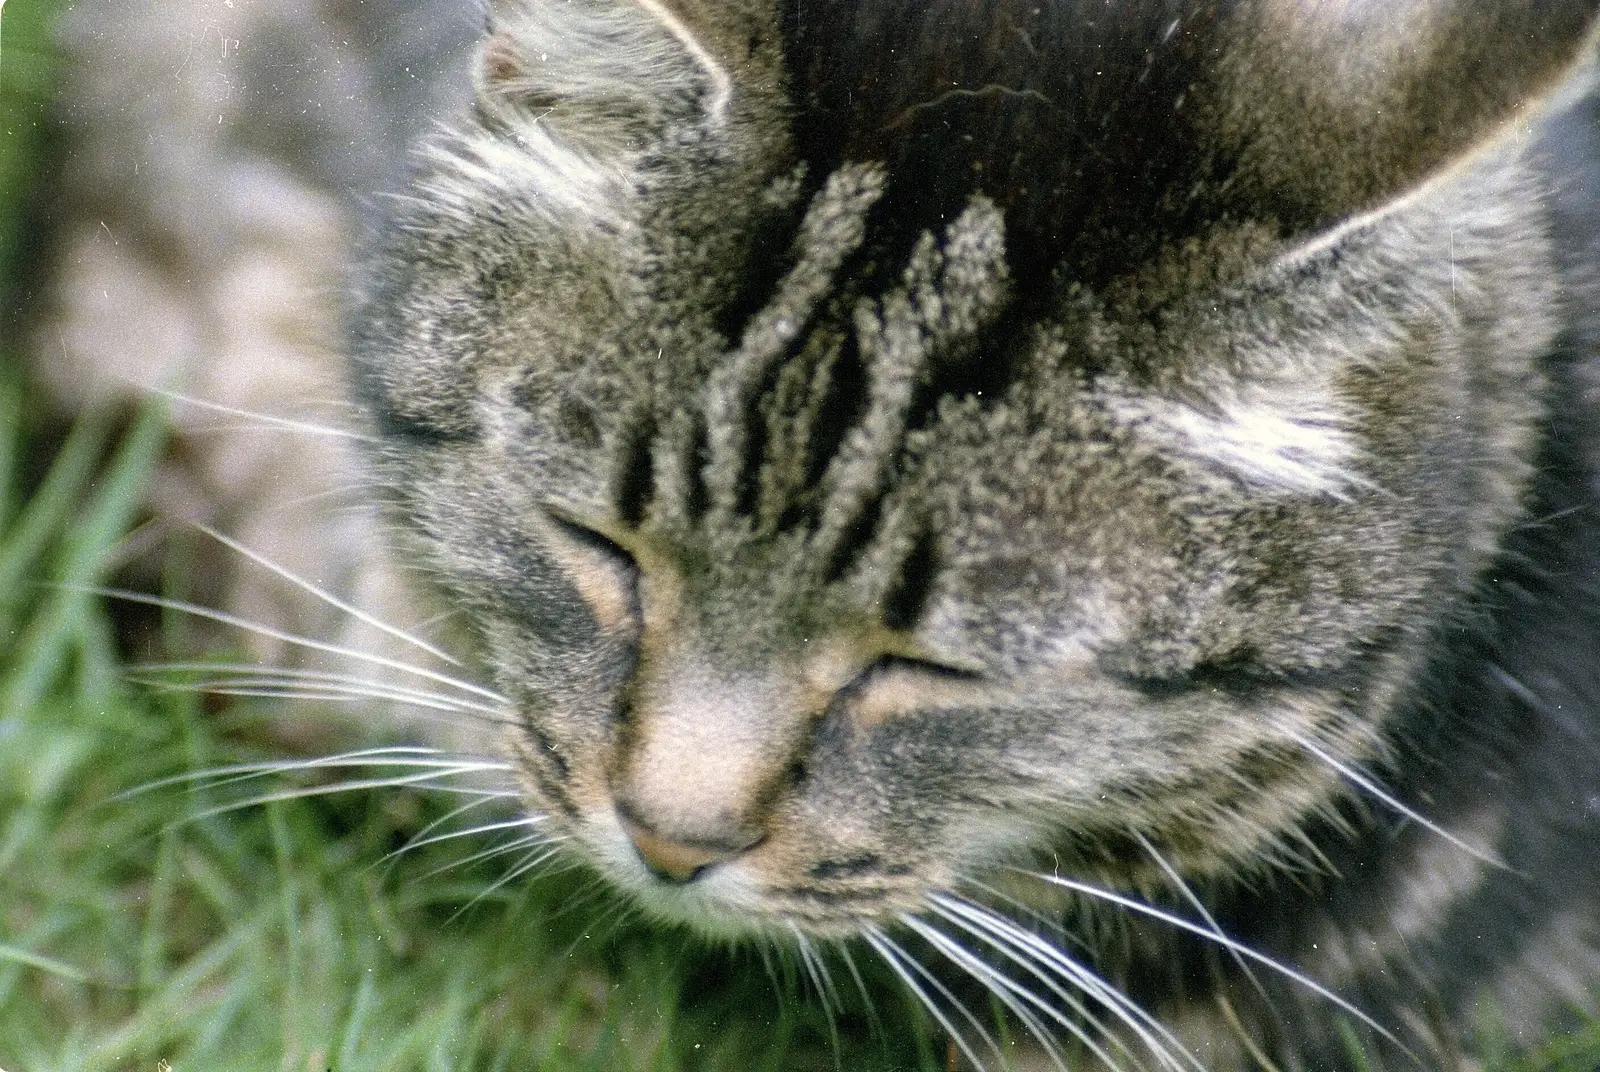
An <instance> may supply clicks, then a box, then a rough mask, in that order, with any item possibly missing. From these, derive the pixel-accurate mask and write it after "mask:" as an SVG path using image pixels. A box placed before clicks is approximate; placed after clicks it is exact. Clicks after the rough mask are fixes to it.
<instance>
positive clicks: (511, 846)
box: [418, 833, 549, 889]
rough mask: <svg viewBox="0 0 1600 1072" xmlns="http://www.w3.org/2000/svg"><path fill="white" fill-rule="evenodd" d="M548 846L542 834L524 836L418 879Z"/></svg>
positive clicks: (443, 866)
mask: <svg viewBox="0 0 1600 1072" xmlns="http://www.w3.org/2000/svg"><path fill="white" fill-rule="evenodd" d="M547 844H549V839H547V838H545V837H544V836H543V835H541V834H538V833H530V834H524V835H523V836H522V837H519V838H512V839H511V840H510V841H502V842H501V843H500V844H498V845H491V846H489V847H488V848H487V849H479V850H478V851H477V852H474V853H470V854H468V855H466V856H462V857H459V858H457V859H454V860H451V861H450V862H449V863H447V864H440V865H439V866H438V867H435V868H433V869H432V870H430V871H424V872H423V873H422V874H421V875H419V876H418V878H419V879H430V878H435V877H437V876H439V875H443V874H446V873H448V872H450V871H454V870H456V869H457V868H459V867H467V866H469V865H471V864H476V863H481V862H482V861H484V860H492V859H494V858H495V857H496V856H504V855H506V854H507V853H511V852H516V851H518V850H519V849H525V848H527V847H528V846H530V845H538V846H541V847H543V846H545V845H547ZM491 889H493V887H491Z"/></svg>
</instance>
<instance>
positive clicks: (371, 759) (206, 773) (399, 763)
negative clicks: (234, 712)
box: [112, 745, 515, 800]
mask: <svg viewBox="0 0 1600 1072" xmlns="http://www.w3.org/2000/svg"><path fill="white" fill-rule="evenodd" d="M345 767H424V768H432V769H434V770H450V771H454V770H458V769H459V770H462V771H464V772H466V773H481V772H485V771H502V772H504V771H510V770H514V769H515V768H514V767H513V765H512V764H510V763H505V762H499V761H493V760H482V759H471V758H467V757H462V756H451V755H450V754H449V753H446V752H441V751H440V750H438V749H436V748H422V747H413V746H406V745H400V746H388V747H381V748H363V749H358V750H356V751H354V752H340V753H337V754H335V755H331V756H318V757H316V758H313V759H278V760H268V761H266V762H262V763H236V764H232V765H229V766H226V767H212V768H209V769H207V770H200V771H186V772H185V773H183V774H174V775H172V776H171V777H168V778H158V779H156V780H155V781H152V782H146V783H145V784H143V785H140V786H135V787H134V788H132V789H129V790H125V791H124V792H122V793H119V794H117V795H116V796H115V797H113V798H112V799H113V800H124V799H127V798H129V797H132V796H135V795H137V794H139V793H144V792H148V791H149V790H152V789H162V788H165V787H167V786H169V785H183V784H186V783H192V782H206V781H208V780H209V781H210V784H212V785H228V784H231V783H232V782H236V781H246V780H248V779H251V778H264V777H266V776H268V775H272V774H303V773H306V772H309V771H320V770H337V769H340V768H345ZM500 795H504V796H512V795H514V794H512V793H509V792H507V793H504V794H500Z"/></svg>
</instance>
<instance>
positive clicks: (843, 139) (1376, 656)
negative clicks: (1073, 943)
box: [353, 0, 1595, 933]
mask: <svg viewBox="0 0 1600 1072" xmlns="http://www.w3.org/2000/svg"><path fill="white" fill-rule="evenodd" d="M1594 6H1595V5H1594V4H1592V3H1578V2H1567V3H1557V4H1533V3H1522V4H1509V5H1508V4H1496V5H1494V7H1493V10H1492V11H1491V10H1489V6H1488V5H1485V4H1475V3H1467V2H1459V0H1413V2H1408V3H1401V4H1377V3H1343V4H1339V3H1320V4H1289V3H1282V2H1275V0H1257V2H1253V3H1252V2H1243V0H1241V2H1237V3H1228V4H1220V5H1219V4H1211V3H1206V4H1199V3H1176V2H1163V3H1157V2H1149V3H1134V4H1124V5H1114V6H1113V7H1112V8H1109V9H1108V8H1105V7H1104V6H1103V5H1081V4H1077V3H1071V2H1065V0H1060V2H1057V0H1046V2H1044V3H1038V2H1037V0H1035V2H1032V3H1020V2H1019V3H1012V2H1010V0H1001V2H998V3H992V4H982V5H980V4H976V3H972V2H971V0H943V2H939V3H933V4H906V3H889V2H873V3H853V2H846V0H827V2H822V0H801V2H800V3H798V4H797V3H793V2H788V3H784V4H770V5H769V4H767V3H764V2H761V3H758V2H744V3H735V4H720V5H719V4H710V3H698V2H692V0H671V2H669V0H572V2H570V3H561V4H555V3H548V4H547V3H539V2H535V0H504V2H502V3H499V4H497V5H495V7H494V11H493V15H492V19H491V26H490V30H489V33H488V35H487V36H486V38H485V40H484V43H483V45H482V47H481V50H480V54H479V59H478V63H477V76H478V99H477V104H476V107H475V110H474V111H473V113H472V114H471V115H470V116H467V117H465V118H463V119H462V120H461V121H460V122H459V123H457V124H456V125H455V126H454V127H453V128H451V129H450V130H448V131H447V132H445V133H443V134H441V135H440V136H438V137H437V138H435V139H434V140H433V141H432V142H431V143H430V144H429V145H428V146H427V147H426V149H425V151H424V155H423V157H422V160H421V163H420V165H419V168H418V172H417V175H416V179H415V184H414V188H413V189H412V190H411V191H410V193H409V194H408V195H407V196H406V197H404V198H401V199H399V200H398V201H397V203H396V208H395V210H394V213H393V217H392V219H391V222H390V227H389V233H388V234H387V236H386V237H385V238H384V239H383V240H382V241H380V242H378V243H376V244H375V247H374V249H373V251H372V253H371V255H370V257H369V259H368V265H367V271H366V274H365V277H364V280H363V284H362V285H363V293H362V298H361V301H360V302H359V303H358V307H357V310H356V315H355V319H354V330H353V338H354V359H353V368H354V375H355V382H356V384H357V388H358V393H359V395H360V397H361V398H362V399H363V400H364V401H365V403H366V405H367V407H368V410H369V412H370V414H371V419H372V422H373V424H374V426H375V428H376V429H377V431H378V433H379V435H380V436H381V446H380V447H379V448H377V449H376V450H375V451H374V456H373V464H374V467H375V470H376V471H377V473H378V475H379V477H380V480H381V482H382V483H383V484H384V485H385V486H386V487H388V488H389V489H390V490H391V492H392V498H393V502H394V506H395V509H396V512H397V515H398V516H399V517H400V518H401V519H402V520H403V521H404V522H405V528H406V529H407V530H408V532H409V533H410V534H411V539H412V541H413V542H414V543H415V545H416V547H417V550H418V552H419V557H420V560H421V561H422V562H423V563H424V565H425V566H426V567H427V568H428V569H429V570H431V571H432V572H433V573H435V574H436V575H437V576H438V578H439V579H440V581H441V582H442V583H443V584H444V585H445V587H446V588H447V589H448V590H449V591H450V593H451V594H452V596H453V598H454V599H455V600H457V601H458V603H459V604H460V606H461V607H462V608H463V609H464V610H465V611H466V613H467V616H468V617H469V619H470V621H471V623H472V625H473V627H474V629H475V631H476V633H477V635H478V638H479V642H480V643H481V647H482V653H483V657H484V659H485V661H486V664H487V665H488V666H489V667H490V668H491V669H492V671H493V674H494V677H495V681H496V684H497V686H498V687H499V688H500V689H501V691H503V692H504V693H505V694H506V695H508V696H509V697H511V698H512V700H513V701H514V703H515V705H516V709H517V722H518V725H517V727H516V729H515V730H514V731H513V732H512V733H511V735H510V739H509V747H510V749H511V752H512V754H513V755H514V756H515V757H516V759H517V761H518V765H519V767H520V770H521V771H522V774H523V779H524V782H525V785H526V787H527V793H528V796H529V799H530V802H531V804H532V806H533V807H535V808H537V809H540V810H544V811H548V812H549V813H550V814H551V815H552V816H553V820H552V821H553V822H554V823H556V824H557V825H558V826H559V827H560V828H561V829H562V831H563V832H564V833H566V834H567V835H569V836H570V841H571V843H572V844H573V845H574V846H576V847H577V849H578V850H579V851H580V852H582V853H583V854H585V855H586V856H587V857H588V858H589V859H590V860H591V861H593V862H594V863H596V864H597V865H598V866H599V867H601V868H602V869H603V870H604V871H606V872H607V873H608V874H609V875H610V876H611V877H612V878H613V879H614V880H615V881H616V882H618V883H619V884H621V885H623V886H625V887H628V888H631V889H634V890H636V891H638V892H639V893H640V895H641V897H642V900H643V903H645V904H647V905H648V906H650V907H651V908H652V909H654V910H655V911H657V912H659V913H661V914H662V915H665V916H668V917H672V918H679V919H687V920H691V921H694V922H696V923H699V924H701V925H702V926H704V927H706V928H707V929H710V930H713V931H718V932H724V933H729V932H738V931H744V930H749V929H772V930H783V929H788V928H792V927H796V926H798V927H800V928H802V929H805V930H808V931H812V932H816V933H847V932H849V931H851V930H853V929H854V928H856V927H858V926H859V925H860V924H861V923H862V922H864V921H871V920H875V919H881V918H886V917H888V916H890V915H892V914H894V913H897V912H901V911H906V910H914V909H915V908H916V907H917V906H918V905H919V904H920V903H921V902H922V899H923V898H924V897H925V895H926V894H927V893H928V891H930V890H937V889H947V888H951V887H954V886H958V885H959V884H960V883H961V882H962V881H963V880H964V879H966V878H968V877H971V876H974V875H977V874H980V873H982V872H983V870H984V869H985V868H987V867H991V866H993V865H996V864H1000V863H1003V862H1005V861H1008V860H1020V859H1025V858H1026V857H1027V855H1028V854H1029V853H1032V852H1038V851H1049V852H1052V853H1053V854H1054V855H1055V858H1056V859H1057V860H1058V861H1063V860H1064V861H1067V865H1068V866H1073V867H1077V868H1079V869H1080V870H1082V871H1084V872H1087V873H1099V874H1109V875H1110V876H1111V877H1112V878H1113V879H1115V880H1118V881H1124V880H1129V879H1133V878H1138V877H1143V878H1146V879H1149V878H1151V876H1149V875H1144V874H1143V871H1144V869H1145V868H1146V867H1148V866H1149V865H1148V863H1147V862H1141V861H1143V860H1144V859H1145V858H1144V857H1143V856H1141V854H1140V853H1138V852H1137V851H1131V850H1132V848H1133V847H1134V846H1136V845H1138V844H1140V843H1141V842H1148V843H1153V844H1155V845H1158V846H1160V848H1161V850H1162V851H1163V853H1164V854H1165V856H1166V858H1167V859H1170V860H1171V861H1173V862H1174V863H1175V864H1176V865H1177V867H1178V869H1179V870H1180V871H1183V872H1185V873H1187V874H1190V875H1205V874H1218V873H1235V872H1238V871H1239V870H1241V869H1252V868H1257V867H1261V866H1267V865H1268V863H1270V861H1272V860H1273V859H1274V857H1275V855H1276V850H1277V849H1278V847H1279V846H1281V845H1282V844H1283V842H1284V841H1285V840H1286V839H1287V838H1288V837H1289V836H1290V835H1291V834H1292V832H1293V831H1295V830H1296V829H1298V828H1299V827H1300V826H1301V825H1302V824H1304V823H1305V822H1306V821H1307V820H1308V819H1309V818H1311V817H1313V816H1315V815H1317V814H1319V813H1321V812H1324V811H1325V810H1327V809H1328V808H1329V807H1330V806H1331V805H1332V802H1334V801H1336V800H1337V799H1338V797H1339V795H1340V793H1341V790H1340V785H1341V773H1340V769H1339V768H1340V767H1342V766H1346V765H1348V764H1356V763H1361V762H1364V761H1367V760H1370V759H1373V758H1374V757H1377V756H1380V755H1381V754H1382V751H1383V748H1384V744H1385V738H1384V731H1385V728H1386V726H1387V725H1388V723H1389V721H1390V720H1391V719H1392V718H1393V717H1394V713H1395V712H1396V711H1397V710H1398V709H1400V707H1401V706H1402V705H1403V704H1404V703H1405V701H1406V699H1407V697H1408V695H1409V693H1410V690H1411V688H1412V687H1413V684H1414V682H1415V681H1416V679H1417V676H1418V674H1419V673H1420V672H1421V670H1422V669H1423V668H1424V667H1425V665H1426V664H1427V662H1428V659H1429V650H1430V643H1431V640H1432V639H1433V637H1434V636H1435V635H1436V633H1437V632H1438V631H1439V630H1440V629H1443V628H1446V627H1448V626H1449V625H1450V624H1451V623H1452V622H1453V620H1454V619H1455V617H1456V616H1458V615H1460V614H1461V613H1462V609H1463V604H1464V599H1465V598H1466V596H1467V595H1468V593H1469V592H1470V589H1471V587H1472V584H1473V581H1474V578H1475V577H1476V576H1477V574H1478V573H1479V571H1480V570H1481V569H1482V568H1483V567H1484V566H1485V564H1486V563H1487V562H1488V561H1489V560H1490V557H1491V556H1492V554H1493V551H1494V548H1495V547H1496V545H1497V542H1498V540H1499V539H1500V537H1501V535H1502V534H1503V533H1504V531H1505V529H1506V528H1507V527H1508V526H1509V525H1510V524H1512V523H1513V522H1514V520H1515V519H1516V517H1517V516H1518V512H1519V510H1520V509H1521V506H1522V496H1523V487H1524V485H1525V482H1526V480H1527V476H1528V472H1529V466H1530V458H1531V454H1532V450H1533V445H1534V444H1533V440H1534V434H1535V433H1534V426H1535V424H1536V422H1537V420H1538V418H1539V415H1540V412H1541V407H1540V401H1539V396H1540V391H1541V381H1540V377H1539V373H1538V368H1537V364H1536V359H1537V357H1538V356H1539V354H1540V353H1541V351H1542V350H1543V349H1544V348H1545V347H1546V346H1547V345H1548V343H1549V341H1550V339H1551V338H1552V336H1553V334H1554V331H1555V325H1554V321H1553V319H1552V313H1551V311H1550V310H1551V307H1552V305H1553V304H1554V302H1555V301H1556V299H1557V295H1556V294H1555V292H1554V284H1553V283H1552V282H1551V276H1550V273H1549V270H1548V249H1547V244H1546V239H1545V235H1544V230H1543V228H1544V224H1543V221H1542V219H1541V217H1540V216H1539V208H1538V201H1537V196H1538V188H1537V186H1536V184H1535V182H1534V180H1533V178H1532V177H1531V172H1530V171H1529V169H1528V168H1527V167H1525V165H1524V163H1523V149H1522V144H1523V142H1524V141H1525V140H1526V139H1525V138H1520V136H1519V132H1521V133H1525V132H1526V130H1527V129H1528V126H1529V124H1530V123H1532V122H1534V121H1535V120H1536V117H1537V114H1538V110H1539V108H1540V107H1545V106H1549V105H1548V102H1549V100H1550V99H1551V98H1552V97H1553V96H1554V95H1556V94H1557V92H1558V89H1559V87H1560V86H1561V85H1563V83H1564V82H1565V80H1566V79H1568V77H1569V76H1570V74H1571V71H1572V69H1573V67H1574V64H1575V62H1577V60H1578V58H1579V57H1580V56H1581V55H1583V54H1586V52H1587V50H1588V49H1589V47H1590V40H1589V35H1588V30H1587V26H1588V23H1589V21H1590V19H1591V13H1592V11H1593V9H1594Z"/></svg>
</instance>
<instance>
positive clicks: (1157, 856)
mask: <svg viewBox="0 0 1600 1072" xmlns="http://www.w3.org/2000/svg"><path fill="white" fill-rule="evenodd" d="M1132 834H1133V838H1134V840H1135V841H1137V842H1138V843H1139V844H1140V846H1141V847H1143V849H1144V851H1145V852H1146V853H1148V854H1149V856H1150V858H1151V859H1152V860H1154V861H1155V862H1156V866H1158V867H1160V868H1161V870H1162V871H1163V872H1164V873H1165V874H1166V876H1167V880H1168V881H1169V882H1171V883H1172V884H1173V885H1174V886H1175V887H1176V888H1177V890H1178V892H1179V893H1180V894H1181V895H1182V896H1183V899H1184V900H1185V901H1188V902H1189V906H1190V907H1191V908H1193V909H1194V910H1195V911H1196V912H1198V913H1200V918H1201V919H1203V920H1205V921H1206V926H1207V927H1209V928H1211V933H1212V934H1216V935H1221V934H1222V928H1221V927H1219V926H1218V925H1217V920H1216V917H1215V916H1213V915H1212V914H1211V912H1210V910H1209V909H1207V908H1206V906H1205V902H1204V901H1202V900H1200V898H1199V897H1197V896H1196V895H1195V892H1194V890H1193V889H1191V888H1190V886H1189V884H1188V883H1187V882H1185V881H1184V880H1183V876H1182V875H1180V874H1178V869H1177V868H1175V867H1173V866H1172V864H1170V863H1168V862H1167V858H1166V857H1165V856H1163V855H1161V853H1160V852H1158V851H1157V850H1156V847H1155V846H1154V845H1152V844H1151V843H1150V841H1149V839H1148V838H1146V837H1145V836H1144V835H1143V834H1141V833H1140V832H1139V831H1137V830H1134V831H1132ZM1228 956H1229V957H1231V958H1232V959H1233V962H1234V963H1235V964H1237V965H1238V966H1239V970H1240V971H1241V972H1243V973H1244V977H1245V978H1246V979H1248V980H1250V985H1251V986H1253V987H1255V991H1256V993H1257V994H1260V995H1261V999H1262V1000H1263V1001H1265V1002H1266V1003H1267V1007H1268V1008H1271V1007H1272V997H1271V996H1270V995H1269V994H1268V993H1267V988H1266V987H1264V986H1262V985H1261V980H1260V979H1258V978H1256V973H1255V972H1254V971H1253V970H1251V968H1250V965H1248V964H1246V963H1245V962H1244V957H1242V956H1240V955H1239V953H1238V952H1237V951H1236V950H1232V949H1230V950H1228Z"/></svg>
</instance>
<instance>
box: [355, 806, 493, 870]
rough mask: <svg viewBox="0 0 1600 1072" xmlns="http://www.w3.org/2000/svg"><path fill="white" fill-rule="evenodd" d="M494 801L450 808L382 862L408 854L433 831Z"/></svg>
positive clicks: (386, 856)
mask: <svg viewBox="0 0 1600 1072" xmlns="http://www.w3.org/2000/svg"><path fill="white" fill-rule="evenodd" d="M495 799H497V798H495V797H483V798H480V799H478V800H469V801H467V802H466V803H465V804H461V805H458V806H457V807H454V808H451V809H450V810H449V811H447V812H445V813H444V814H443V815H441V816H439V818H437V819H435V820H433V822H431V823H429V824H428V825H427V826H424V827H423V828H422V829H421V830H418V831H417V832H416V833H414V834H412V835H411V836H410V837H409V838H407V839H406V843H405V844H404V845H401V846H400V847H399V848H398V849H395V850H394V851H393V852H391V853H388V854H387V855H385V856H384V857H383V859H384V860H392V859H394V858H395V857H396V856H399V855H400V854H401V853H404V852H409V851H410V850H411V849H412V848H413V847H414V846H416V845H417V843H418V842H419V841H421V839H423V838H426V837H428V836H429V835H430V834H432V833H433V832H434V831H435V830H438V829H440V828H442V827H444V826H446V825H448V824H449V823H452V822H454V821H455V820H457V819H459V818H460V817H461V816H463V815H465V814H466V813H467V812H469V811H472V810H474V809H475V808H481V807H483V806H484V805H485V804H491V803H493V802H494V801H495ZM380 862H381V861H380Z"/></svg>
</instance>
